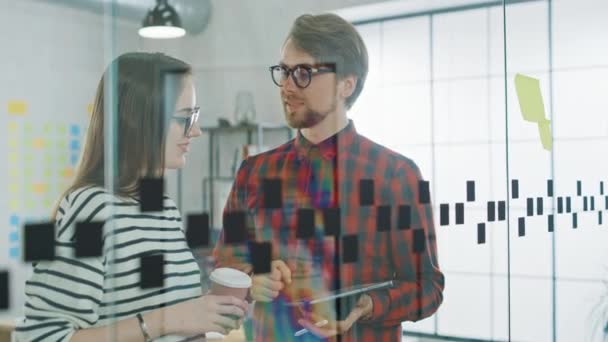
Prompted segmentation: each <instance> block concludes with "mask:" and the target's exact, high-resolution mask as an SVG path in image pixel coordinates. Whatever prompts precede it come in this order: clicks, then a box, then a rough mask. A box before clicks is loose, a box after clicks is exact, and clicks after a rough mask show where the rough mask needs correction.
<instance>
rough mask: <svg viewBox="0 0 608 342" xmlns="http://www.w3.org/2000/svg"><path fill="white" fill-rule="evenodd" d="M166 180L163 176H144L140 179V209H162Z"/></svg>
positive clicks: (144, 210) (145, 210)
mask: <svg viewBox="0 0 608 342" xmlns="http://www.w3.org/2000/svg"><path fill="white" fill-rule="evenodd" d="M164 193H165V181H164V179H163V178H142V179H141V180H140V181H139V198H140V201H141V202H140V210H141V211H142V212H148V211H162V210H163V196H164Z"/></svg>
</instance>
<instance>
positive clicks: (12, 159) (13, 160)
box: [8, 152, 19, 164]
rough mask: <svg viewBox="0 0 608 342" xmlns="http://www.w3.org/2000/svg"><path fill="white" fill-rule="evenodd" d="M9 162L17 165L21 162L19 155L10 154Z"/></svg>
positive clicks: (15, 153)
mask: <svg viewBox="0 0 608 342" xmlns="http://www.w3.org/2000/svg"><path fill="white" fill-rule="evenodd" d="M8 161H9V163H11V164H16V163H17V162H18V161H19V155H18V154H17V152H11V153H9V154H8Z"/></svg>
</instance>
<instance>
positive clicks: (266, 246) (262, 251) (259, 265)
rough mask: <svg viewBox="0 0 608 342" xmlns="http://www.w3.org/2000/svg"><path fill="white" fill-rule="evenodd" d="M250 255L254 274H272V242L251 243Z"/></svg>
mask: <svg viewBox="0 0 608 342" xmlns="http://www.w3.org/2000/svg"><path fill="white" fill-rule="evenodd" d="M249 255H250V259H251V264H252V265H253V273H255V274H265V273H270V271H271V268H270V265H271V256H272V244H271V243H270V242H268V241H264V242H255V241H251V242H249Z"/></svg>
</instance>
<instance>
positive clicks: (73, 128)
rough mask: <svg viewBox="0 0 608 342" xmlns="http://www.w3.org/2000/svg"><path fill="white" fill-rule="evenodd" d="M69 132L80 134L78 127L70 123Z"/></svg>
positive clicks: (75, 134) (74, 134)
mask: <svg viewBox="0 0 608 342" xmlns="http://www.w3.org/2000/svg"><path fill="white" fill-rule="evenodd" d="M70 134H71V135H73V136H79V135H80V127H79V126H78V125H71V126H70Z"/></svg>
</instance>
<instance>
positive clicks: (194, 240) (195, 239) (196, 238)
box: [186, 213, 210, 248]
mask: <svg viewBox="0 0 608 342" xmlns="http://www.w3.org/2000/svg"><path fill="white" fill-rule="evenodd" d="M209 235H210V229H209V214H207V213H202V214H189V215H188V216H187V218H186V241H188V247H190V248H204V247H208V246H209Z"/></svg>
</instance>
